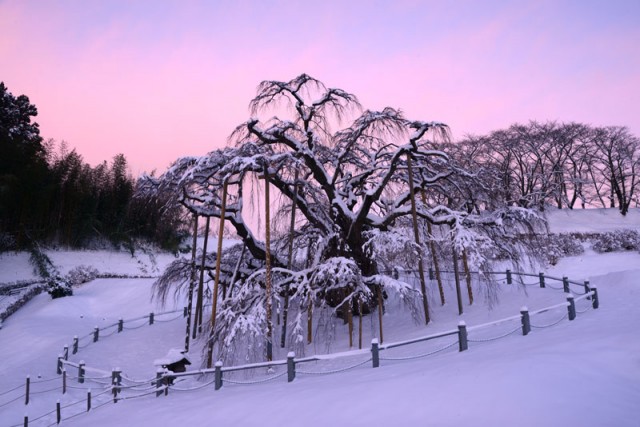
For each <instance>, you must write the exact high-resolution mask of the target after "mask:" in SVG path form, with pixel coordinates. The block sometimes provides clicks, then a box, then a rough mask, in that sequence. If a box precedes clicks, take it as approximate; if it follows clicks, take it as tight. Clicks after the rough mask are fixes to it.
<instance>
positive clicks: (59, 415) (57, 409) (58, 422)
mask: <svg viewBox="0 0 640 427" xmlns="http://www.w3.org/2000/svg"><path fill="white" fill-rule="evenodd" d="M60 421H62V414H61V413H60V399H58V400H57V401H56V424H60Z"/></svg>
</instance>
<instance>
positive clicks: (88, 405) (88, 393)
mask: <svg viewBox="0 0 640 427" xmlns="http://www.w3.org/2000/svg"><path fill="white" fill-rule="evenodd" d="M90 410H91V389H87V412H89V411H90Z"/></svg>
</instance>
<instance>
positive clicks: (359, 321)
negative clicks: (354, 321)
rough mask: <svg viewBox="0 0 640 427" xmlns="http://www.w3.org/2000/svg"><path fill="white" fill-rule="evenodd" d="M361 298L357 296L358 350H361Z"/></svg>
mask: <svg viewBox="0 0 640 427" xmlns="http://www.w3.org/2000/svg"><path fill="white" fill-rule="evenodd" d="M362 317H363V314H362V296H358V349H360V350H362Z"/></svg>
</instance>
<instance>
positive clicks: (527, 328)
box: [520, 306, 531, 335]
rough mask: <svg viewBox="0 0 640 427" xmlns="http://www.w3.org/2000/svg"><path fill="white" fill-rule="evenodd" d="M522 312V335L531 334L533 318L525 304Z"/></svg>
mask: <svg viewBox="0 0 640 427" xmlns="http://www.w3.org/2000/svg"><path fill="white" fill-rule="evenodd" d="M520 314H521V315H522V317H521V318H520V319H521V321H522V335H529V332H531V320H530V319H529V309H528V308H527V307H526V306H524V307H522V308H521V309H520Z"/></svg>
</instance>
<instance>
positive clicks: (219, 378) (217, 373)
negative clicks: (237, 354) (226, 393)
mask: <svg viewBox="0 0 640 427" xmlns="http://www.w3.org/2000/svg"><path fill="white" fill-rule="evenodd" d="M214 375H215V377H214V382H215V389H216V390H220V388H222V362H221V361H220V360H218V361H217V362H216V370H215V373H214Z"/></svg>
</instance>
